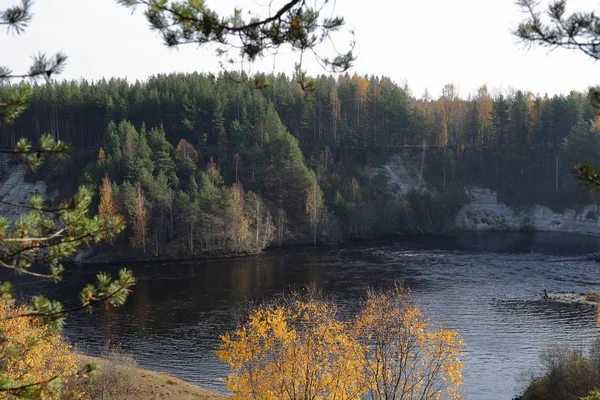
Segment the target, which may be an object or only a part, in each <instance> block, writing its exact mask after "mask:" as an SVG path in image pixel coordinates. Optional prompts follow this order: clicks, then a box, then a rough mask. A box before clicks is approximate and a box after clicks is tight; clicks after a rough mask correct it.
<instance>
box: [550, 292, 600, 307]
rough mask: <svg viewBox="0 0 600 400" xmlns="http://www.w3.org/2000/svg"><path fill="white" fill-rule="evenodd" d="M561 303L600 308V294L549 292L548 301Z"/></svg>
mask: <svg viewBox="0 0 600 400" xmlns="http://www.w3.org/2000/svg"><path fill="white" fill-rule="evenodd" d="M547 300H552V301H557V302H559V303H567V304H586V305H589V306H594V307H600V294H597V293H593V292H590V293H568V292H548V299H547Z"/></svg>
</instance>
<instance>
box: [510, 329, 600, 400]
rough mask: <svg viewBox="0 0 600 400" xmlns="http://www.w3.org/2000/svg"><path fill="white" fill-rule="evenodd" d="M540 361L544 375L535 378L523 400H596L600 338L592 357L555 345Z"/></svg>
mask: <svg viewBox="0 0 600 400" xmlns="http://www.w3.org/2000/svg"><path fill="white" fill-rule="evenodd" d="M540 358H541V361H542V364H543V366H544V373H543V375H542V376H537V377H533V378H532V379H531V381H530V383H529V385H528V387H527V389H526V390H525V393H524V394H523V396H522V397H521V400H579V399H581V398H583V397H586V396H587V398H588V399H594V397H590V396H593V392H592V391H593V390H595V389H597V388H600V339H596V340H595V341H594V343H593V344H592V346H591V348H590V352H589V355H585V354H584V353H583V352H582V351H579V350H573V349H570V348H567V347H560V346H554V347H551V348H548V349H546V350H545V351H543V352H542V354H541V356H540Z"/></svg>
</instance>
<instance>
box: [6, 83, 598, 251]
mask: <svg viewBox="0 0 600 400" xmlns="http://www.w3.org/2000/svg"><path fill="white" fill-rule="evenodd" d="M240 81H241V82H240ZM265 82H268V85H266V87H264V88H261V89H257V88H256V86H263V84H264V83H265ZM8 90H10V86H7V85H4V86H0V98H2V97H4V93H5V92H6V91H8ZM43 133H51V134H53V135H55V136H56V137H58V138H60V139H61V140H64V141H67V142H69V143H70V144H72V145H73V146H74V147H75V148H78V147H79V148H95V149H96V150H95V151H94V154H95V155H97V154H99V153H100V148H102V151H101V153H102V155H101V156H99V159H98V160H94V162H93V164H92V165H90V166H89V167H88V168H87V169H86V171H85V173H84V174H81V177H80V178H81V179H82V181H84V182H88V183H93V184H95V185H98V186H99V187H100V186H102V181H103V179H104V177H105V176H106V178H108V179H109V180H110V185H111V188H112V190H111V191H112V194H111V197H113V198H114V201H115V204H114V207H115V208H120V209H121V210H120V212H121V213H124V214H126V215H127V217H128V219H129V220H130V222H132V226H133V222H134V221H135V218H136V217H135V203H136V198H137V197H139V196H138V195H142V197H143V204H145V208H146V212H147V224H146V225H145V227H144V229H145V230H146V231H147V232H144V239H143V240H142V242H143V243H142V244H143V245H144V246H145V247H147V249H146V251H150V250H149V249H150V248H151V249H152V251H153V252H154V253H158V254H160V253H163V252H164V251H166V250H164V249H168V250H173V249H177V251H180V252H192V253H195V252H200V251H209V252H214V251H226V252H230V251H256V250H260V249H261V248H263V247H265V246H266V245H269V244H271V243H281V244H284V243H291V242H307V241H311V242H312V241H317V242H318V241H328V240H343V239H346V238H349V237H350V238H352V237H370V236H375V235H379V234H384V233H391V232H398V231H403V230H407V229H408V230H410V229H417V230H424V231H425V230H439V229H442V228H443V227H445V226H447V225H448V224H449V223H451V221H452V218H453V215H454V213H455V212H456V210H457V209H458V208H459V207H460V204H461V203H462V202H464V201H465V198H464V196H463V193H464V190H463V189H464V187H465V186H467V185H481V186H485V187H489V188H492V189H494V190H497V191H498V193H499V199H500V200H501V201H504V202H507V203H510V204H516V205H530V204H536V203H538V204H547V205H550V206H552V207H554V208H564V207H567V206H575V205H577V204H581V203H585V202H589V201H590V197H589V195H586V194H585V193H583V192H581V191H579V190H577V189H576V187H575V185H574V184H573V182H572V179H571V178H570V176H569V172H568V170H569V168H570V167H571V166H572V165H573V164H575V163H576V162H581V161H583V160H585V159H592V160H596V161H597V160H598V154H599V153H600V122H598V121H597V120H596V119H595V113H594V109H593V108H592V107H591V105H590V102H589V101H588V99H587V96H586V95H585V94H581V93H576V92H572V93H571V94H569V95H568V96H553V97H548V96H544V97H540V96H536V95H533V94H531V93H524V92H521V91H515V92H513V93H511V94H509V95H494V96H492V95H491V94H490V93H489V92H488V90H487V88H486V87H485V86H484V87H482V88H480V89H479V90H478V92H477V94H476V95H474V96H470V97H469V98H467V99H462V98H459V97H458V96H457V94H456V90H455V88H454V87H453V86H452V85H447V86H446V87H445V88H444V90H443V94H442V96H441V97H440V98H438V99H437V100H430V99H423V98H421V99H415V98H414V97H412V96H411V95H410V93H409V92H408V91H407V89H405V88H402V87H400V86H398V85H396V84H395V83H394V82H392V81H391V80H390V79H387V78H379V77H373V76H371V77H367V76H365V77H361V76H358V75H354V76H350V75H343V76H339V77H337V78H334V77H331V76H320V77H317V78H314V79H311V80H308V81H307V82H304V84H303V87H301V85H299V84H298V83H297V82H295V81H294V80H293V79H290V78H288V77H286V76H284V75H278V76H266V75H265V76H257V77H256V78H251V79H248V78H247V77H245V76H240V75H235V74H234V75H230V74H221V75H219V76H214V75H203V74H171V75H158V76H154V77H151V78H149V79H148V80H147V81H144V82H137V81H136V82H135V83H131V82H127V81H126V80H122V79H111V80H110V81H105V80H101V81H98V82H93V83H90V82H87V81H85V80H83V81H79V82H55V83H52V84H46V85H37V86H34V91H33V97H32V99H31V101H30V106H29V108H28V110H27V111H26V112H25V113H24V114H23V115H22V116H21V117H20V118H19V119H18V120H17V121H16V122H15V123H13V124H11V125H1V126H0V145H2V146H12V145H14V144H15V143H16V141H17V140H18V139H19V138H21V137H25V138H29V139H32V140H35V139H37V138H38V137H39V136H40V135H41V134H43ZM406 148H409V150H402V149H406ZM398 151H405V152H409V153H411V154H412V156H411V157H412V159H413V160H414V162H415V163H416V164H418V165H420V164H421V163H422V164H423V168H422V171H423V179H424V181H427V182H430V183H431V184H433V186H434V187H435V188H436V189H437V192H438V193H440V195H439V196H437V197H435V198H434V197H433V196H431V195H429V194H426V193H417V192H415V193H410V194H409V195H408V196H406V197H405V198H404V199H401V201H397V200H398V199H396V198H395V196H394V194H393V192H394V191H393V187H392V186H391V185H390V182H388V180H387V179H386V178H385V177H383V176H373V174H372V171H371V170H369V167H373V166H380V165H381V164H383V163H384V162H385V161H386V159H387V158H388V157H389V156H390V155H391V154H393V153H395V152H398ZM105 183H106V182H105ZM138 184H139V185H138ZM104 186H106V185H104ZM138 200H139V199H138ZM138 203H139V201H138ZM138 205H139V204H138ZM190 207H191V209H190ZM138 228H139V227H138ZM240 229H241V230H240ZM138 233H139V229H138ZM135 235H136V233H135V232H134V230H132V231H131V232H130V236H131V237H132V238H133V237H135ZM134 242H135V240H134V241H133V242H131V243H134ZM138 244H139V243H138ZM175 244H177V245H175ZM144 246H142V247H140V248H143V247H144Z"/></svg>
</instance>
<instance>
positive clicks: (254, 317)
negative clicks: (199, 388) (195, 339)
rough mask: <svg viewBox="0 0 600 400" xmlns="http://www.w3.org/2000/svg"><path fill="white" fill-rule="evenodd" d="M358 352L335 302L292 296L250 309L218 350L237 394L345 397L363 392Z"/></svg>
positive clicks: (267, 398)
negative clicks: (280, 303)
mask: <svg viewBox="0 0 600 400" xmlns="http://www.w3.org/2000/svg"><path fill="white" fill-rule="evenodd" d="M359 352H360V345H359V344H358V343H357V342H356V341H355V340H353V338H352V337H351V336H350V334H349V331H348V329H347V326H346V325H345V324H344V323H342V322H340V321H338V320H337V319H336V309H335V307H334V306H333V305H332V304H330V303H327V302H324V301H320V300H315V299H310V300H306V301H303V300H301V299H299V298H294V299H292V300H291V301H289V302H288V304H285V305H273V306H263V307H261V308H259V309H258V310H256V311H255V312H254V313H252V314H251V315H250V317H249V319H248V321H247V322H246V323H245V324H243V325H242V326H241V327H240V328H239V329H238V330H237V331H236V332H235V333H234V334H233V335H229V334H227V335H225V336H223V337H222V345H221V348H220V350H219V351H217V356H218V357H219V358H220V359H221V360H222V361H224V362H226V363H227V365H228V366H229V367H230V369H231V370H232V373H231V374H230V375H229V377H228V378H227V380H226V383H227V389H228V390H229V391H230V392H232V393H234V394H235V395H234V398H235V399H265V400H271V399H272V400H284V399H290V400H291V399H300V398H302V399H330V400H344V399H356V398H358V396H359V394H360V393H361V392H362V388H361V386H360V385H361V381H362V378H361V377H360V375H361V374H362V369H361V366H360V364H359V359H358V358H357V357H356V354H357V353H359Z"/></svg>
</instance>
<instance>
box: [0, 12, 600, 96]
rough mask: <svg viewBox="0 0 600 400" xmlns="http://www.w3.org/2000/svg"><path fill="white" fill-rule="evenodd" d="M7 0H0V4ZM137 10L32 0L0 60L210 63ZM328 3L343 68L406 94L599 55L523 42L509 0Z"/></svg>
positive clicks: (542, 79) (286, 67) (589, 81)
mask: <svg viewBox="0 0 600 400" xmlns="http://www.w3.org/2000/svg"><path fill="white" fill-rule="evenodd" d="M16 1H17V0H0V10H2V9H4V8H6V7H8V6H10V5H13V4H14V3H15V2H16ZM275 1H276V4H277V1H278V0H275ZM314 1H321V0H314ZM265 3H268V2H267V0H207V4H208V6H209V7H212V8H214V9H215V10H216V11H218V12H222V13H230V12H231V10H233V8H234V7H236V6H237V7H240V8H242V9H244V10H252V11H255V12H257V13H259V14H263V15H264V13H265V11H266V10H267V9H266V8H265V5H264V4H265ZM280 3H281V1H280ZM542 3H545V2H544V1H542ZM331 4H332V5H333V4H334V3H331ZM569 4H570V5H572V6H573V7H572V8H571V9H586V8H587V9H594V8H595V7H598V3H597V1H596V0H570V2H569ZM141 11H142V10H141V9H139V10H137V11H135V12H133V13H132V11H131V10H130V9H128V8H125V7H123V6H121V5H118V4H117V3H116V1H115V0H37V1H36V2H35V3H34V6H33V12H34V14H35V15H34V17H33V20H32V22H31V25H30V26H29V27H28V28H27V30H26V31H25V33H23V34H21V35H14V34H12V33H9V34H5V35H0V64H1V65H6V66H8V67H9V68H11V69H12V70H13V71H14V72H15V73H18V72H24V71H26V70H27V69H28V67H29V64H30V61H31V56H32V55H33V54H37V53H38V52H40V51H41V52H45V53H54V52H57V51H63V52H65V53H66V54H67V55H68V57H69V60H68V63H67V66H66V69H65V71H64V73H63V74H62V75H61V78H64V79H81V78H86V79H88V80H97V79H100V78H102V77H105V78H110V77H122V78H124V77H126V78H128V79H129V80H136V79H139V80H144V79H146V78H147V77H148V76H150V75H153V74H158V73H170V72H192V71H198V72H214V73H216V72H218V71H219V70H220V66H219V61H218V58H217V57H216V56H215V52H214V50H215V48H214V47H210V46H209V47H207V48H199V47H198V46H194V45H187V46H184V47H181V48H179V49H168V48H166V47H165V46H164V45H163V44H162V42H161V40H160V37H159V36H158V34H157V33H156V32H155V31H151V30H150V29H149V25H148V22H147V21H146V19H145V17H144V15H143V13H142V12H141ZM335 12H336V13H337V14H338V15H342V16H344V17H345V19H346V27H345V29H344V32H341V33H340V34H339V35H338V36H334V40H335V45H336V47H337V48H339V49H345V48H346V47H345V46H347V44H348V42H349V39H350V36H349V34H348V30H349V29H353V30H354V32H355V40H356V47H355V54H356V56H357V57H358V58H357V60H356V63H355V64H354V66H353V68H352V70H351V71H350V73H351V74H353V73H354V72H357V73H358V74H360V75H365V74H368V75H377V76H381V75H384V76H387V77H390V78H391V79H392V80H394V81H395V82H397V83H398V84H401V85H404V83H407V84H408V87H409V88H410V89H411V92H412V93H413V94H414V95H415V96H416V97H420V96H421V95H422V94H423V92H424V91H425V89H427V90H428V91H429V93H430V94H431V95H432V96H433V97H437V96H439V94H440V93H441V89H442V87H443V86H444V85H445V84H447V83H453V84H454V85H455V86H456V87H457V88H458V90H459V93H460V95H462V96H463V97H466V96H468V95H469V94H470V93H474V92H475V91H476V89H477V88H478V87H479V86H481V85H482V84H487V85H488V87H489V88H496V89H499V90H503V91H507V90H510V89H511V88H514V89H520V90H524V91H532V92H533V93H539V94H541V95H543V94H545V93H548V94H549V95H554V94H559V93H569V92H570V91H571V90H585V88H587V87H588V86H590V85H596V84H599V83H600V82H599V81H600V79H599V78H600V74H599V72H600V64H598V63H597V62H594V61H593V60H591V59H590V58H589V57H587V56H586V55H584V54H583V53H580V52H577V51H574V50H562V49H556V50H553V51H550V50H548V49H546V48H539V47H534V48H527V47H526V46H525V45H524V44H523V43H521V42H519V41H518V39H516V38H515V37H514V36H513V35H512V34H511V30H512V29H514V28H516V26H517V25H518V22H519V21H521V20H522V19H523V18H524V14H522V12H521V11H520V9H519V8H518V7H517V6H516V5H515V0H452V1H450V0H391V1H390V0H368V1H365V0H337V2H336V3H335ZM329 50H330V49H329V48H328V47H324V48H323V49H322V51H323V52H324V53H325V54H328V51H329ZM298 59H299V58H298V55H297V54H294V53H291V52H289V51H282V52H281V53H280V54H279V55H278V56H277V57H276V58H273V57H269V58H267V59H264V60H262V61H260V62H257V63H255V64H254V65H252V66H249V65H243V66H240V65H236V66H235V68H237V69H239V68H240V67H243V68H244V69H245V70H247V71H249V72H258V71H264V72H273V71H275V72H278V73H279V72H284V73H288V74H291V73H292V72H293V65H294V62H296V61H298ZM303 65H304V67H305V68H306V69H307V70H308V73H309V74H313V75H315V74H321V73H326V71H323V70H322V69H320V67H319V66H318V65H317V63H316V62H314V61H313V60H311V59H310V58H305V62H304V64H303Z"/></svg>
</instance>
